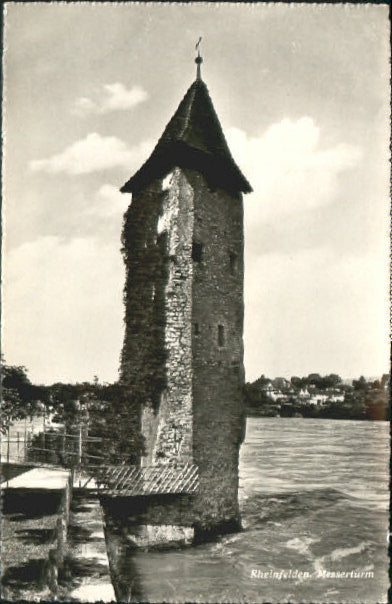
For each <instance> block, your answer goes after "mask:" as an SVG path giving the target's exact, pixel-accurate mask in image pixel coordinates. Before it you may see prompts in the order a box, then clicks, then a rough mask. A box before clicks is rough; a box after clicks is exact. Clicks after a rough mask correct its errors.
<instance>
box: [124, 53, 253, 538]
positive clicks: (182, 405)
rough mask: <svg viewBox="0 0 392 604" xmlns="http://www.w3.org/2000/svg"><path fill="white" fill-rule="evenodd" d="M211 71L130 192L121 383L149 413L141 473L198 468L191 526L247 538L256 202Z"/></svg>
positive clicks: (185, 510)
mask: <svg viewBox="0 0 392 604" xmlns="http://www.w3.org/2000/svg"><path fill="white" fill-rule="evenodd" d="M201 61H202V59H201V57H198V58H197V59H196V63H197V78H196V80H195V81H194V82H193V84H192V85H191V86H190V88H189V89H188V91H187V92H186V94H185V96H184V98H183V100H182V101H181V103H180V105H179V107H178V109H177V111H176V112H175V113H174V116H173V117H172V119H171V120H170V122H169V123H168V125H167V127H166V129H165V131H164V132H163V134H162V136H161V138H160V139H159V141H158V143H157V145H156V147H155V149H154V151H153V152H152V154H151V156H150V158H149V159H148V160H147V161H146V163H145V164H144V165H143V166H142V167H141V168H140V169H139V171H138V172H137V173H136V174H135V175H134V176H132V178H131V179H130V180H128V182H126V183H125V185H124V186H123V187H122V189H121V191H122V192H123V193H132V202H131V204H130V206H129V208H128V210H127V212H126V214H125V218H124V231H123V252H124V257H125V263H126V285H125V304H126V314H125V339H124V346H123V350H122V358H121V381H122V382H123V383H124V384H125V385H127V387H128V389H129V391H130V393H131V396H133V397H134V399H135V400H136V401H137V402H138V403H139V408H140V426H141V430H142V433H143V435H144V437H145V441H146V455H145V456H143V458H142V459H141V466H142V467H143V466H162V467H167V466H173V467H177V466H178V467H180V466H181V465H183V464H195V465H196V466H198V473H199V484H198V489H197V492H196V493H194V494H192V495H191V496H187V497H185V499H184V498H182V500H181V501H182V503H181V519H182V522H185V524H188V525H191V526H193V527H194V528H195V531H196V534H199V535H202V534H205V533H207V534H208V533H209V532H212V533H215V532H220V531H229V530H236V529H237V528H238V527H239V526H240V518H239V510H238V456H239V447H240V444H241V442H242V440H243V436H244V425H245V417H244V409H243V395H242V389H243V383H244V366H243V314H244V301H243V279H244V260H243V250H244V236H243V203H242V193H247V192H250V191H251V187H250V185H249V183H248V182H247V180H246V179H245V177H244V176H243V175H242V173H241V172H240V170H239V168H238V167H237V166H236V164H235V162H234V160H233V158H232V157H231V154H230V151H229V148H228V146H227V143H226V140H225V137H224V135H223V132H222V128H221V126H220V123H219V120H218V117H217V115H216V113H215V110H214V107H213V105H212V102H211V99H210V96H209V93H208V90H207V86H206V85H205V83H204V82H203V81H202V79H201V76H200V63H201ZM184 502H185V503H184ZM173 505H174V508H176V503H174V504H173ZM150 521H151V519H150ZM174 523H175V522H174Z"/></svg>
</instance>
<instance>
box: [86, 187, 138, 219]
mask: <svg viewBox="0 0 392 604" xmlns="http://www.w3.org/2000/svg"><path fill="white" fill-rule="evenodd" d="M128 205H129V195H124V193H120V191H119V188H118V187H116V186H115V185H111V184H108V183H107V184H104V185H102V187H100V188H99V189H98V191H97V193H96V195H95V198H94V203H93V204H92V205H91V206H90V211H91V213H93V214H95V215H97V214H98V215H100V216H104V217H114V216H117V217H118V216H120V217H122V215H123V214H124V212H125V210H126V209H127V207H128Z"/></svg>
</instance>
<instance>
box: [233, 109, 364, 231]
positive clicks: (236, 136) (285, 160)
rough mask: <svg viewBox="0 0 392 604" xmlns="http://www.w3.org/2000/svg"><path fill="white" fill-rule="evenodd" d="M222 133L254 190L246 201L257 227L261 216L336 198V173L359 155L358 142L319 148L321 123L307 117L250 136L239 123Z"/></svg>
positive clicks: (286, 120)
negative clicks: (239, 127) (319, 126)
mask: <svg viewBox="0 0 392 604" xmlns="http://www.w3.org/2000/svg"><path fill="white" fill-rule="evenodd" d="M226 134H227V140H228V143H229V146H230V149H231V151H232V153H233V156H234V158H235V159H236V161H238V164H239V165H240V166H241V168H242V170H243V172H244V174H245V175H246V177H247V178H248V179H249V181H250V183H251V185H252V187H253V190H254V194H253V195H252V198H253V199H250V200H249V202H248V203H247V206H248V208H249V216H248V218H249V221H250V224H253V226H254V227H255V228H257V224H258V223H260V221H261V220H262V221H264V220H266V219H270V218H271V217H273V218H274V220H276V218H277V217H279V216H281V215H287V214H291V213H294V212H298V211H302V210H307V209H312V208H317V207H320V206H323V205H326V204H329V203H332V202H333V201H335V195H336V192H337V189H338V176H339V174H340V173H341V172H343V171H344V170H348V169H350V168H353V167H354V166H355V165H356V164H357V163H358V161H359V160H360V157H361V152H360V150H359V149H358V147H354V146H352V145H348V144H345V143H339V144H337V145H335V146H333V147H329V148H323V147H322V146H321V145H322V137H321V134H320V129H319V128H318V127H317V126H316V124H315V123H314V121H313V120H312V119H311V118H309V117H302V118H300V119H298V120H297V121H293V120H290V119H283V120H282V121H281V122H279V123H276V124H273V125H272V126H270V127H269V128H268V130H267V131H266V132H265V133H264V134H263V136H260V137H248V136H247V135H246V133H245V132H243V131H242V130H239V129H237V128H230V129H229V130H228V131H227V133H226Z"/></svg>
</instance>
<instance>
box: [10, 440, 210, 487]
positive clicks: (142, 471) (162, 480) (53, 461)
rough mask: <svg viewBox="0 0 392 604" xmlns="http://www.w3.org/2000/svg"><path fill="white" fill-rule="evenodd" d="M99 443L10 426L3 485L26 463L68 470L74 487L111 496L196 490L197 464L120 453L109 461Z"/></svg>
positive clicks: (28, 465) (29, 466)
mask: <svg viewBox="0 0 392 604" xmlns="http://www.w3.org/2000/svg"><path fill="white" fill-rule="evenodd" d="M101 442H102V439H101V438H98V437H92V436H86V435H83V433H82V431H79V433H78V434H66V433H65V431H64V432H61V431H57V432H51V433H46V434H45V433H43V432H40V433H38V434H34V433H32V432H31V431H29V430H24V431H23V432H16V433H14V435H11V434H10V431H8V434H7V435H6V436H5V437H3V438H2V446H1V453H2V455H1V465H2V487H3V488H7V486H8V480H7V473H8V474H9V473H10V468H11V467H14V468H15V467H16V466H19V467H21V466H22V467H23V468H24V467H25V468H26V470H30V469H32V468H47V469H48V470H60V469H68V470H70V471H71V473H72V475H73V485H74V488H75V487H76V488H81V489H88V490H89V491H90V492H91V491H96V492H97V493H100V494H105V495H107V496H110V497H136V496H143V495H160V494H180V493H185V494H192V493H195V492H196V491H197V488H198V483H199V479H198V467H197V466H196V465H194V464H191V463H188V464H173V465H172V464H170V465H155V466H142V467H138V466H134V465H130V464H127V463H126V462H125V461H124V460H123V459H122V458H121V457H120V456H119V459H118V464H107V463H105V453H104V451H102V450H101V451H100V449H99V445H100V443H101ZM91 445H94V454H93V453H90V452H89V450H91ZM97 452H100V454H96V453H97ZM12 473H13V472H12V471H11V475H12ZM14 473H15V472H14ZM16 473H19V472H18V471H17V472H16ZM26 477H27V475H26ZM19 482H20V480H19ZM26 486H27V485H26Z"/></svg>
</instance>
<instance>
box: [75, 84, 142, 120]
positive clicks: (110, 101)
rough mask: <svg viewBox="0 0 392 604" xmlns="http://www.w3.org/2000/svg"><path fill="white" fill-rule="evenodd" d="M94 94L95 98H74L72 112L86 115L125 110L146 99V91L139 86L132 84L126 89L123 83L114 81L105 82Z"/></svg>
mask: <svg viewBox="0 0 392 604" xmlns="http://www.w3.org/2000/svg"><path fill="white" fill-rule="evenodd" d="M102 89H103V92H102V93H101V90H100V91H99V93H97V94H96V97H98V96H99V97H101V98H97V100H92V99H90V98H88V97H80V98H78V99H77V100H76V102H75V106H74V113H76V114H78V115H81V116H86V115H91V114H103V113H109V112H111V111H125V110H128V109H133V107H136V105H139V104H140V103H142V102H143V101H145V100H146V99H148V93H147V92H146V91H145V90H144V88H142V87H141V86H132V88H131V89H130V90H128V89H127V88H126V87H125V86H124V84H121V83H120V82H115V83H114V84H105V85H104V86H102Z"/></svg>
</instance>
